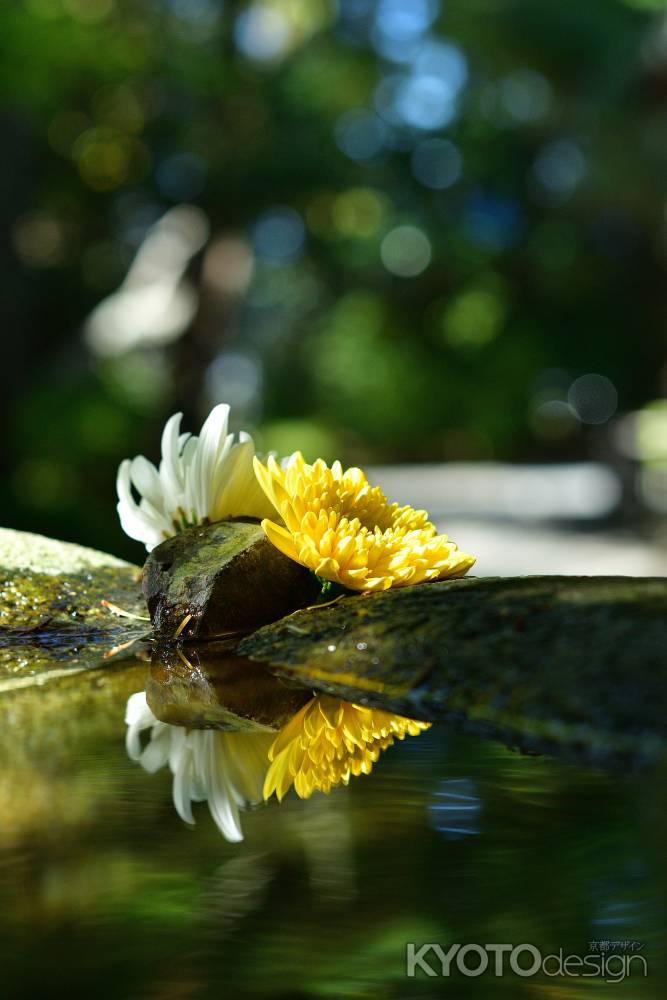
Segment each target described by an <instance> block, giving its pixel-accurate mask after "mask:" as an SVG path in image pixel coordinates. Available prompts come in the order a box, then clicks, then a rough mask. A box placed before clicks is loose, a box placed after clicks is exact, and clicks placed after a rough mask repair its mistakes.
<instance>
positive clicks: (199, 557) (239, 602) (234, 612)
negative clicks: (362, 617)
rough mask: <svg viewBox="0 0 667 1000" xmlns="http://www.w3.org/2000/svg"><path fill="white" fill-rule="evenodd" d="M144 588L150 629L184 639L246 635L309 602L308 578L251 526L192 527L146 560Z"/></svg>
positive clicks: (311, 586)
mask: <svg viewBox="0 0 667 1000" xmlns="http://www.w3.org/2000/svg"><path fill="white" fill-rule="evenodd" d="M143 587H144V594H145V596H146V601H147V603H148V608H149V610H150V614H151V620H152V622H153V627H154V629H155V631H156V633H158V634H159V635H161V636H164V637H172V636H174V635H175V634H176V633H177V632H178V631H179V629H181V627H182V624H183V622H184V621H185V620H186V619H187V623H186V624H185V626H184V627H182V633H181V634H182V635H183V636H184V637H186V638H188V639H192V638H210V637H213V636H220V635H224V634H226V633H229V632H244V631H248V630H249V629H252V628H256V627H257V626H258V625H264V624H266V622H270V621H276V620H277V619H278V618H281V617H282V616H283V615H286V614H288V613H289V612H290V611H294V609H295V608H299V607H303V606H304V605H306V604H309V603H310V602H311V601H313V600H315V598H316V597H317V594H318V592H319V587H318V585H317V583H316V581H315V580H314V578H313V576H312V574H310V573H309V572H308V570H306V569H304V568H303V566H299V565H298V564H297V563H295V562H293V561H292V560H291V559H288V558H287V557H286V556H284V555H283V554H282V553H281V552H279V551H278V549H276V548H275V547H274V546H273V545H271V543H270V542H269V541H268V540H267V538H266V536H265V535H264V531H263V530H262V527H261V525H260V524H258V523H257V521H244V520H237V521H220V522H218V523H216V524H209V525H197V526H195V527H192V528H188V529H187V530H186V531H183V532H181V533H180V534H178V535H175V536H174V537H173V538H168V539H167V540H166V541H164V542H162V543H161V544H160V545H158V546H157V547H156V548H154V549H153V551H152V552H151V553H150V554H149V556H148V559H147V560H146V565H145V566H144V573H143Z"/></svg>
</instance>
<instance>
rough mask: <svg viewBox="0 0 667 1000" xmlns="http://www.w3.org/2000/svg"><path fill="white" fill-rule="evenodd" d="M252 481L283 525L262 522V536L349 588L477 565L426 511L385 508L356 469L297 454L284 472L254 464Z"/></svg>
mask: <svg viewBox="0 0 667 1000" xmlns="http://www.w3.org/2000/svg"><path fill="white" fill-rule="evenodd" d="M255 472H256V474H257V478H258V480H259V482H260V484H261V486H262V489H263V490H264V492H265V493H266V495H267V497H268V498H269V500H270V501H271V502H272V503H273V505H274V507H275V508H276V510H277V511H278V513H279V514H280V516H281V517H282V519H283V521H284V522H285V526H284V527H283V526H282V525H278V524H275V523H274V522H273V521H269V520H264V521H262V527H263V528H264V531H265V532H266V534H267V537H268V538H269V540H270V541H271V542H273V544H274V545H275V546H276V547H277V548H278V549H280V551H281V552H283V553H284V554H285V555H286V556H289V558H290V559H294V560H295V561H296V562H299V563H302V564H303V565H304V566H307V567H308V569H312V570H313V571H314V572H315V573H317V575H318V576H321V577H323V578H324V579H325V580H331V581H333V582H334V583H340V584H342V585H343V586H344V587H347V588H349V589H350V590H386V589H387V588H388V587H402V586H406V585H407V584H413V583H421V582H422V581H424V580H436V579H442V578H444V577H455V576H463V575H464V574H465V573H467V571H468V570H469V569H470V567H471V566H472V565H473V563H474V562H475V560H474V558H473V556H468V555H466V554H465V553H463V552H460V551H459V550H458V548H457V546H456V545H454V543H453V542H450V541H449V540H448V538H447V536H446V535H438V534H437V532H436V529H435V526H434V525H433V524H431V523H430V521H429V520H428V515H427V513H426V511H423V510H413V508H412V507H399V506H398V504H395V503H389V502H388V501H387V498H386V497H385V495H384V493H383V492H382V490H381V489H380V488H379V487H377V486H370V485H369V483H368V481H367V479H366V476H365V475H364V473H363V472H362V471H361V469H346V470H345V471H343V468H342V467H341V464H340V462H334V464H333V465H332V466H331V468H329V467H328V466H327V465H326V463H325V462H323V461H322V460H321V459H318V461H317V462H315V463H314V465H308V464H307V463H306V462H305V461H304V458H303V456H302V455H301V453H300V452H298V451H297V452H295V453H294V454H293V455H292V457H291V458H290V459H289V461H288V463H287V465H286V467H285V468H284V469H282V468H281V467H280V466H279V465H278V463H277V462H276V461H275V459H273V458H269V460H268V462H267V464H266V465H263V464H262V463H261V462H259V461H258V460H257V459H255Z"/></svg>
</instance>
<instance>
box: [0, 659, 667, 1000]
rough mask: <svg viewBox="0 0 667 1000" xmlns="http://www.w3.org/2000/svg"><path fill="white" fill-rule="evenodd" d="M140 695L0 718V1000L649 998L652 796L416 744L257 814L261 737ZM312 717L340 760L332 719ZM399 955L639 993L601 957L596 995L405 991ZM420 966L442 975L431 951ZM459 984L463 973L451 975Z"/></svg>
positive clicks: (516, 983) (538, 984) (500, 754)
mask: <svg viewBox="0 0 667 1000" xmlns="http://www.w3.org/2000/svg"><path fill="white" fill-rule="evenodd" d="M148 672H149V668H148V667H147V666H146V665H145V664H143V663H139V662H135V663H126V664H124V665H123V666H122V668H119V669H118V671H117V673H116V674H115V675H111V674H109V675H107V676H102V675H100V676H99V677H90V678H87V679H86V680H85V682H84V683H85V691H84V694H83V695H82V696H81V698H80V700H79V701H78V702H77V708H76V711H75V712H74V713H72V712H71V711H69V710H68V713H67V715H66V716H65V714H64V711H62V710H61V709H63V707H64V706H65V705H66V704H67V705H70V704H71V692H70V693H69V694H68V692H67V691H66V690H65V691H63V693H62V701H61V703H60V705H59V703H58V699H57V697H55V696H54V695H53V694H52V693H49V692H47V691H46V690H45V691H44V692H41V693H40V694H39V700H35V699H34V698H33V700H32V701H31V700H30V699H26V698H22V697H19V696H17V695H12V697H5V704H4V706H3V708H4V713H3V714H4V716H5V718H6V719H7V723H6V727H5V732H4V733H3V735H2V743H1V746H2V755H3V759H2V762H1V767H0V816H1V818H2V823H1V827H0V891H1V895H2V909H1V910H0V923H1V925H2V926H1V934H0V941H1V942H2V943H1V944H0V951H1V954H2V978H1V983H2V985H1V988H0V996H2V997H3V998H5V997H15V996H16V997H22V998H23V997H26V998H32V997H39V998H42V997H49V996H56V995H59V996H70V997H79V996H82V997H83V996H85V997H89V996H91V997H96V998H113V1000H117V998H122V1000H135V998H136V1000H139V998H142V1000H143V998H147V1000H148V998H150V1000H157V998H170V1000H172V998H173V1000H176V998H178V1000H180V998H191V997H192V998H199V997H202V998H208V997H211V998H218V997H220V998H221V997H230V998H232V997H234V998H236V997H267V998H269V997H270V998H290V1000H291V998H296V1000H298V998H306V997H351V998H364V1000H375V998H377V1000H381V998H397V1000H409V998H412V997H422V996H432V997H440V996H451V997H454V998H459V997H485V996H490V995H499V996H507V997H518V996H520V997H524V996H525V997H535V998H545V1000H546V998H556V1000H558V998H563V1000H567V998H579V997H581V998H589V997H594V998H596V1000H597V998H598V997H599V998H606V997H612V996H615V997H618V996H622V997H632V998H639V1000H641V998H643V997H663V996H664V995H665V976H664V972H665V963H664V944H665V926H666V913H665V901H666V899H667V896H666V892H665V890H666V888H667V886H666V883H667V878H666V876H667V865H666V864H665V817H666V816H667V801H666V795H665V782H664V780H663V778H664V775H658V774H657V773H656V772H655V771H653V772H645V773H641V774H631V775H628V774H607V773H604V772H602V771H595V770H590V769H583V768H581V767H578V766H575V765H572V764H567V763H563V762H559V761H555V760H552V759H547V758H543V757H536V756H523V755H520V754H518V753H515V752H513V751H511V750H509V749H507V748H504V747H502V746H500V745H498V744H496V743H491V742H484V741H481V740H479V739H476V738H473V737H470V736H466V735H462V734H460V733H457V732H454V731H448V730H447V729H445V728H444V727H443V726H433V727H431V728H429V729H425V730H423V731H420V728H419V727H414V733H413V734H412V735H410V732H409V731H408V732H405V731H401V732H400V733H397V734H396V735H401V736H403V737H404V738H403V739H395V741H394V743H393V745H391V746H387V747H386V749H384V750H382V751H379V750H378V754H377V755H378V756H379V759H378V760H377V761H376V762H375V763H373V761H372V759H371V760H370V764H372V772H371V773H370V774H364V773H361V774H359V775H358V776H355V775H354V774H352V775H351V776H350V778H349V783H348V784H347V785H345V784H342V783H340V784H336V785H334V787H332V788H331V790H330V793H329V794H323V793H322V792H321V791H319V790H317V789H315V790H314V791H313V792H312V794H311V795H310V797H309V798H300V797H299V796H298V795H297V794H296V792H295V789H294V787H289V789H288V790H285V788H282V789H281V790H282V791H285V794H284V797H283V799H282V802H278V800H277V798H276V795H275V793H274V794H271V795H270V797H269V798H268V801H263V792H266V791H267V789H266V787H263V786H264V783H265V781H266V775H267V771H268V769H269V767H270V764H269V758H268V753H269V750H270V748H271V746H272V745H273V744H274V741H275V739H276V736H277V733H276V732H275V731H274V732H271V731H270V730H268V729H267V728H266V727H265V728H264V729H261V730H260V729H245V730H244V731H226V732H220V731H216V732H212V731H210V730H209V731H197V732H189V731H188V730H186V729H185V728H183V727H182V726H174V725H171V724H166V723H161V722H159V721H158V720H157V719H156V718H155V717H154V716H153V715H152V712H151V711H150V709H149V708H148V707H147V706H146V701H145V695H144V694H143V692H144V690H145V689H146V687H147V686H148V687H149V693H150V684H149V680H150V679H149V677H148ZM144 675H145V676H144ZM71 683H72V684H73V683H74V681H72V682H71ZM77 684H78V688H77V690H79V691H81V690H82V686H81V681H80V680H79V681H77ZM311 695H312V692H301V693H300V694H299V696H298V698H300V700H301V702H303V705H304V706H306V705H308V704H310V702H309V699H310V698H311ZM293 696H294V693H293V692H292V693H291V694H290V697H293ZM297 700H298V699H297ZM158 701H159V699H155V697H153V702H152V703H153V705H154V707H155V705H156V704H157V702H158ZM333 701H334V699H330V700H329V703H325V704H324V710H325V711H328V712H329V714H330V722H331V726H332V727H335V725H339V726H341V727H342V729H345V728H347V733H348V740H349V733H350V727H352V728H354V726H355V725H356V722H355V721H354V720H355V719H356V715H355V714H354V710H353V709H351V707H349V706H347V707H346V706H344V705H342V703H340V704H338V705H333V704H332V703H333ZM128 702H129V707H128ZM294 711H295V710H294V708H293V709H292V712H293V714H294ZM299 711H300V712H301V713H302V715H301V716H300V719H301V722H300V723H299V725H301V729H302V732H303V731H305V729H304V727H306V728H308V726H310V730H311V735H312V728H313V723H312V722H310V723H308V722H307V721H305V716H304V715H303V712H304V709H303V708H302V709H300V710H299ZM346 711H347V712H348V715H345V712H346ZM350 713H352V714H350ZM171 717H172V718H173V714H172V716H171ZM126 719H127V720H128V722H126ZM345 719H347V721H344V720H345ZM128 723H129V725H128ZM399 729H400V726H399ZM283 732H285V727H284V726H283ZM289 735H290V733H289V732H288V734H287V737H285V739H284V741H283V742H285V744H286V745H288V744H289V739H288V737H289ZM292 735H294V733H292ZM297 735H298V734H297ZM341 739H342V741H343V745H344V744H345V739H344V738H343V737H341ZM352 742H353V741H352ZM384 742H388V740H385V741H384ZM348 749H349V748H348ZM376 749H378V748H377V747H376ZM279 750H280V747H278V751H277V752H279ZM288 750H289V746H288ZM353 751H354V748H353ZM318 752H319V753H320V763H321V761H322V759H324V758H326V755H327V752H328V751H327V750H326V748H324V749H322V747H320V751H317V750H316V751H314V756H315V757H317V755H318ZM354 753H356V751H354V752H353V755H354ZM274 759H276V754H274ZM357 759H358V760H359V764H358V765H353V769H354V766H357V767H358V768H359V767H361V768H362V769H363V767H365V766H366V765H365V764H364V763H363V760H362V757H360V756H359V755H357ZM366 763H368V761H367V762H366ZM288 770H289V769H288ZM323 773H324V772H322V771H319V772H318V774H319V775H322V774H323ZM327 773H329V775H330V776H331V773H330V772H327ZM276 775H277V772H276V768H275V767H274V772H273V777H274V778H275V779H276V780H275V781H274V783H273V784H274V786H275V785H276V783H277V784H278V785H280V775H279V774H278V775H277V777H276ZM283 777H284V774H283ZM306 785H308V781H306ZM301 790H302V792H304V793H307V791H308V790H309V788H307V787H306V788H304V787H303V786H302V788H301ZM253 803H254V804H253ZM191 821H192V822H191ZM410 942H411V943H414V944H416V946H417V948H419V947H420V946H421V945H422V944H425V943H438V944H440V946H441V947H442V949H443V951H444V952H447V950H448V949H449V947H450V946H451V945H452V944H456V943H458V944H461V945H465V944H470V943H473V944H479V945H481V946H484V945H486V944H489V943H490V944H496V943H497V944H513V945H519V944H523V943H527V944H530V945H532V946H533V947H534V948H536V949H539V952H540V953H541V954H542V955H543V956H547V955H551V954H557V955H558V954H559V952H560V951H561V949H562V952H563V954H564V955H565V956H567V955H572V956H579V958H580V959H584V958H586V957H587V956H588V957H589V958H590V957H591V956H597V960H598V962H599V957H600V954H606V955H608V954H610V953H612V952H613V953H614V954H616V955H617V956H618V955H619V954H623V955H625V956H626V961H627V957H629V956H630V955H641V956H643V958H644V959H645V961H646V968H647V973H648V974H647V976H646V977H644V974H643V972H644V966H643V965H642V964H641V963H639V962H635V963H634V964H633V965H631V966H630V969H631V971H630V973H629V975H625V974H624V973H623V968H624V964H623V962H624V960H623V959H619V958H617V959H616V960H615V961H614V962H611V963H610V965H609V969H610V972H609V974H608V975H607V976H606V977H604V976H600V975H591V974H589V975H588V976H583V974H582V973H583V971H585V970H588V971H589V973H590V971H591V968H592V966H591V965H589V966H586V967H583V966H582V965H581V964H580V965H578V966H577V968H578V973H577V975H571V976H564V975H551V976H549V975H546V974H545V973H543V972H537V973H536V974H534V975H532V976H530V977H524V976H520V975H517V974H516V973H514V972H512V970H511V969H510V967H509V964H508V960H507V958H505V960H504V964H503V968H504V975H503V976H500V977H497V976H495V975H494V971H493V966H494V958H493V957H491V960H490V962H489V968H488V969H487V971H486V972H484V973H483V974H481V975H480V976H478V977H475V976H466V975H464V974H463V973H462V972H461V971H460V969H458V968H457V966H456V961H455V960H454V961H453V962H452V967H451V974H450V976H449V977H448V978H443V977H442V976H440V975H438V976H434V977H430V976H428V975H427V972H426V971H425V970H424V968H423V967H420V966H419V964H418V965H417V968H416V975H415V977H414V978H410V977H408V976H407V975H406V969H407V966H406V948H407V945H408V943H410ZM487 954H488V953H487ZM532 954H533V953H532V952H524V953H523V955H522V957H521V959H520V964H521V965H522V966H524V967H527V966H530V965H531V963H532V961H533V959H532ZM425 961H426V963H427V964H428V965H429V966H430V967H431V968H432V969H433V970H434V971H435V972H440V971H441V965H440V962H439V960H438V957H437V954H436V953H435V952H430V953H429V954H428V955H426V956H425ZM481 961H482V959H481V958H480V956H479V954H477V955H476V954H475V951H474V950H473V951H472V952H469V953H468V958H467V963H464V964H467V966H468V968H469V969H472V970H474V969H475V968H476V967H477V965H478V964H479V963H480V962H481ZM576 965H577V963H576V962H574V963H572V966H571V967H572V968H574V966H576ZM549 968H550V969H551V971H552V972H553V970H554V968H555V966H554V965H553V964H552V965H551V966H550V967H549ZM605 978H606V979H607V980H614V981H611V982H606V981H605Z"/></svg>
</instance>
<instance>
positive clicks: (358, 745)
mask: <svg viewBox="0 0 667 1000" xmlns="http://www.w3.org/2000/svg"><path fill="white" fill-rule="evenodd" d="M429 727H430V723H429V722H416V721H415V720H414V719H404V718H403V717H402V716H400V715H391V714H390V713H389V712H383V711H382V710H381V709H377V708H364V707H362V706H361V705H353V704H351V703H350V702H348V701H341V700H340V698H332V697H331V696H329V695H318V696H317V697H315V698H313V699H312V700H311V701H309V702H308V704H307V705H304V707H303V708H302V709H301V710H300V711H299V712H297V714H296V715H295V716H294V717H293V718H292V719H290V721H289V722H288V723H287V725H286V726H285V727H284V729H283V730H282V732H281V733H280V735H279V736H278V738H277V739H276V741H275V742H274V744H273V746H272V747H271V749H270V750H269V760H270V761H271V766H270V767H269V770H268V773H267V775H266V779H265V781H264V798H265V799H268V798H270V797H271V795H273V793H274V792H275V793H276V795H277V797H278V800H279V801H280V800H281V799H282V797H283V795H285V793H286V792H287V791H288V790H289V788H290V786H291V785H294V789H295V791H296V793H297V795H298V796H299V797H300V798H302V799H308V798H310V796H311V795H312V793H313V792H314V791H315V789H319V790H320V791H322V792H329V790H330V789H331V788H332V787H333V786H334V785H339V784H340V783H341V782H343V783H344V784H347V783H348V781H349V780H350V775H351V774H357V775H358V774H370V772H371V770H372V768H373V764H374V763H375V761H376V760H377V759H378V757H379V756H380V752H381V751H382V750H386V748H387V747H389V746H391V745H392V743H393V742H394V738H395V737H397V738H398V739H399V740H402V739H404V738H405V736H406V735H409V736H418V735H419V733H421V732H423V730H424V729H428V728H429Z"/></svg>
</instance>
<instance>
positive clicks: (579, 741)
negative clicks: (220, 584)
mask: <svg viewBox="0 0 667 1000" xmlns="http://www.w3.org/2000/svg"><path fill="white" fill-rule="evenodd" d="M238 651H239V653H240V654H241V655H247V656H249V657H251V658H252V659H254V660H258V661H261V662H264V663H267V664H269V665H271V666H273V667H274V668H276V669H278V670H279V671H280V672H281V673H283V674H285V675H286V676H288V677H291V678H293V679H295V680H298V681H300V682H301V683H303V684H310V685H311V686H312V687H314V688H317V689H319V690H324V691H329V692H331V693H334V694H337V695H339V696H340V697H342V698H346V699H347V700H350V701H357V702H365V701H367V702H368V703H372V704H374V705H379V706H381V707H383V708H388V709H389V710H391V711H396V712H399V713H400V714H403V715H408V716H415V717H416V718H422V719H428V720H432V721H436V720H442V721H445V722H456V723H458V724H460V725H462V726H464V727H465V728H468V729H472V730H474V731H476V732H479V733H483V734H485V735H490V736H494V737H498V738H500V739H502V740H503V741H504V742H506V743H509V744H511V745H516V746H519V747H521V748H523V749H526V750H535V751H540V752H543V751H550V750H556V751H558V752H559V753H566V754H569V755H572V756H575V757H584V758H587V759H589V760H593V761H596V760H599V761H611V760H614V759H618V760H626V761H632V760H642V759H650V758H653V757H655V756H659V755H664V754H665V753H666V752H667V580H665V579H641V578H626V577H527V578H507V579H475V578H468V579H465V580H456V581H450V582H438V583H429V584H423V585H420V586H416V587H407V588H399V589H394V590H389V591H386V592H384V593H380V594H373V595H370V596H362V597H358V596H354V597H347V598H343V599H341V600H339V601H337V602H336V603H334V604H332V605H330V606H329V607H322V608H314V609H309V610H304V611H300V612H298V613H296V614H294V615H291V616H290V617H289V619H285V620H283V621H280V622H276V623H274V624H273V625H268V626H265V627H264V628H262V629H260V630H259V631H257V632H255V633H254V634H252V635H250V636H248V637H246V638H245V639H243V640H242V641H241V642H240V644H239V647H238Z"/></svg>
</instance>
